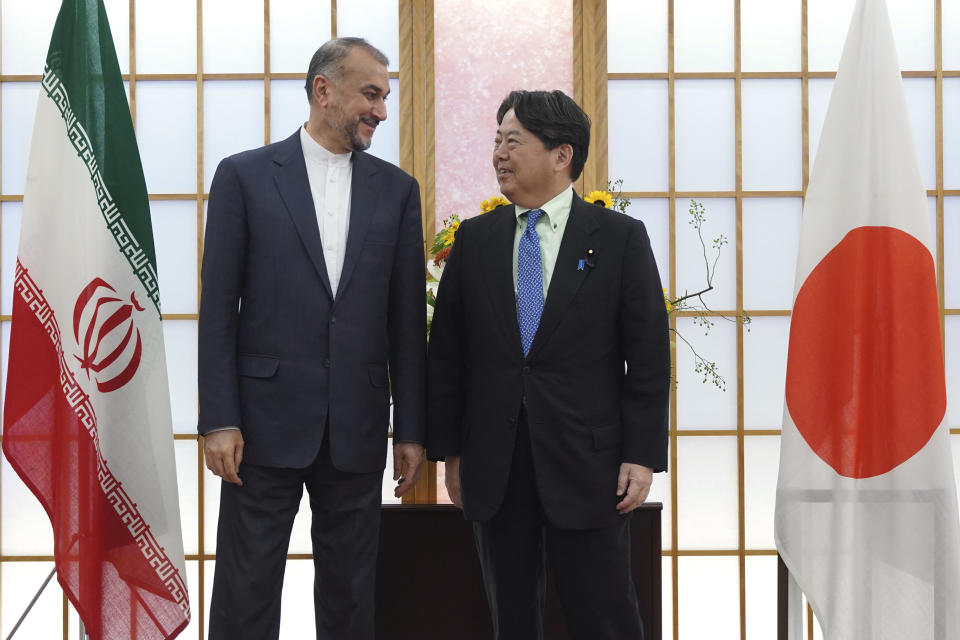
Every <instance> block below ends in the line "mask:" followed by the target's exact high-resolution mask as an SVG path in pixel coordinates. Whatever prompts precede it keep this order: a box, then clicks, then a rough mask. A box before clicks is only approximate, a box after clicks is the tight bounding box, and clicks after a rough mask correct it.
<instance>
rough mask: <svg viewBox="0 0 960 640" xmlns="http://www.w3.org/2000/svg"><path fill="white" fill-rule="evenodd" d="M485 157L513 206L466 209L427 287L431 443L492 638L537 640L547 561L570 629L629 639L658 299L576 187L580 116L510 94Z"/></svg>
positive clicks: (657, 408) (636, 629) (638, 228)
mask: <svg viewBox="0 0 960 640" xmlns="http://www.w3.org/2000/svg"><path fill="white" fill-rule="evenodd" d="M497 122H498V123H499V128H498V129H497V134H496V141H495V145H494V153H493V167H494V170H495V171H496V172H497V179H498V181H499V183H500V190H501V191H502V192H503V195H504V196H506V197H507V198H508V199H509V200H510V201H511V202H512V203H513V204H510V205H505V206H501V207H499V208H497V209H495V210H493V211H491V212H489V213H487V214H484V215H482V216H479V217H477V218H473V219H470V220H466V221H464V222H463V224H461V226H460V228H459V230H458V231H457V237H456V242H455V243H454V245H453V250H452V252H451V254H450V256H449V258H448V261H447V265H446V268H445V270H444V273H443V278H442V279H441V282H440V288H439V291H438V295H437V306H436V310H435V314H434V317H433V326H432V329H431V334H430V349H429V365H428V371H429V380H430V385H429V393H428V395H429V406H430V416H429V417H428V426H427V452H428V457H429V458H431V459H443V458H445V459H446V463H447V468H446V483H447V489H448V491H449V492H450V497H451V498H452V500H453V501H454V503H455V504H457V505H459V506H461V507H462V508H463V510H464V513H465V515H466V517H467V518H468V519H469V520H472V521H474V534H475V538H476V543H477V550H478V553H479V556H480V563H481V567H482V569H483V575H484V582H485V587H486V592H487V598H488V602H489V604H490V610H491V613H492V616H493V626H494V629H495V631H496V637H497V638H499V639H501V640H507V639H517V640H532V639H535V638H542V637H543V629H542V607H543V594H544V567H545V564H546V565H548V566H549V568H550V571H551V573H552V574H553V575H554V576H555V579H556V584H557V590H558V593H559V596H560V600H561V605H562V607H563V611H564V616H565V618H566V621H567V628H568V630H569V632H570V635H571V637H572V638H575V639H578V640H588V639H589V640H598V639H599V640H602V639H607V640H626V639H630V640H634V639H637V638H642V637H643V630H642V626H641V620H640V615H639V611H638V607H637V600H636V595H635V591H634V588H633V582H632V580H631V575H630V535H629V526H630V525H629V522H630V519H629V516H628V514H629V513H630V512H631V511H632V510H633V509H635V508H636V507H638V506H639V505H640V504H642V503H643V501H644V500H645V499H646V496H647V493H648V492H649V489H650V483H651V480H652V474H653V472H654V471H662V470H664V469H666V465H667V406H668V398H669V378H670V356H669V339H668V333H667V331H668V327H667V317H666V310H665V308H664V303H663V294H662V290H661V287H660V279H659V276H658V273H657V267H656V264H655V263H654V259H653V254H652V252H651V250H650V243H649V240H648V238H647V234H646V230H645V229H644V226H643V223H641V222H639V221H637V220H633V219H631V218H629V217H628V216H625V215H622V214H619V213H616V212H613V211H607V210H605V209H603V208H602V207H599V206H596V205H592V204H587V203H585V202H584V201H583V200H581V199H580V198H579V197H577V195H576V194H575V193H574V192H573V187H572V184H571V183H572V182H573V181H574V180H576V179H577V178H578V177H579V175H580V173H581V171H582V169H583V165H584V162H585V161H586V157H587V149H588V147H589V143H590V122H589V119H588V118H587V116H586V114H585V113H583V111H582V110H581V109H580V107H578V106H577V105H576V103H574V101H573V100H571V99H570V98H569V97H568V96H566V95H564V94H563V93H562V92H560V91H554V92H552V93H548V92H544V91H534V92H526V91H514V92H513V93H511V94H510V95H509V96H507V98H506V99H505V100H504V101H503V103H502V104H501V106H500V109H499V112H498V113H497Z"/></svg>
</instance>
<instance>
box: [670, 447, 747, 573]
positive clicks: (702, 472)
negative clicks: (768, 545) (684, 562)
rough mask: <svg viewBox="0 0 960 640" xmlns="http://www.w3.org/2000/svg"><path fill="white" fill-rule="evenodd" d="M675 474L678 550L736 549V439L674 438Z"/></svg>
mask: <svg viewBox="0 0 960 640" xmlns="http://www.w3.org/2000/svg"><path fill="white" fill-rule="evenodd" d="M676 473H677V502H678V508H677V544H678V546H679V548H680V549H736V548H737V535H738V534H737V529H738V525H737V493H738V490H737V439H736V438H735V437H733V436H695V437H694V436H681V437H679V438H677V470H676ZM682 584H683V582H682V580H681V585H682Z"/></svg>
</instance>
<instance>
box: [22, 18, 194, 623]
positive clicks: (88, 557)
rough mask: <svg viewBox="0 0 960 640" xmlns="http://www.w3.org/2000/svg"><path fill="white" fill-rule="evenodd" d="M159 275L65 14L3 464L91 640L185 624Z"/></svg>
mask: <svg viewBox="0 0 960 640" xmlns="http://www.w3.org/2000/svg"><path fill="white" fill-rule="evenodd" d="M156 264H157V263H156V254H155V250H154V245H153V233H152V229H151V226H150V210H149V206H148V202H147V193H146V187H145V185H144V180H143V170H142V169H141V166H140V157H139V154H138V151H137V144H136V139H135V138H134V133H133V125H132V122H131V119H130V109H129V106H128V104H127V99H126V95H125V93H124V88H123V82H122V81H121V77H120V69H119V66H118V64H117V57H116V52H115V51H114V48H113V40H112V37H111V35H110V28H109V26H108V25H107V16H106V12H105V11H104V7H103V3H102V2H101V1H99V0H64V2H63V5H62V7H61V9H60V14H59V16H58V17H57V22H56V26H55V27H54V31H53V37H52V38H51V41H50V50H49V53H48V54H47V60H46V67H45V69H44V72H43V80H42V86H41V92H40V99H39V102H38V105H37V117H36V122H35V125H34V132H33V143H32V148H31V152H30V161H29V167H28V171H27V184H26V189H25V193H24V199H23V218H22V226H21V233H20V248H19V252H18V258H17V266H16V279H15V282H14V293H13V322H12V327H11V336H10V360H9V372H8V379H7V387H6V398H5V404H4V433H3V452H4V454H5V455H6V456H7V459H8V460H9V461H10V464H11V465H12V466H13V468H14V469H15V470H16V471H17V473H18V474H19V475H20V477H21V478H22V479H23V481H24V482H25V483H26V484H27V486H28V487H29V488H30V490H31V491H33V493H34V494H35V495H36V497H37V499H39V500H40V502H41V504H42V505H43V508H44V509H45V510H46V512H47V515H48V516H49V518H50V523H51V524H52V526H53V533H54V547H55V549H54V552H55V556H56V569H57V577H58V579H59V582H60V585H61V587H63V590H64V592H65V593H66V594H67V596H68V597H69V598H70V601H71V602H72V603H73V605H74V606H75V607H76V609H77V611H78V612H79V613H80V617H81V619H82V620H83V622H84V626H85V627H86V631H87V633H88V634H89V635H90V637H91V638H93V639H94V640H99V639H101V638H109V639H120V638H138V639H154V638H173V637H174V636H176V635H177V634H178V633H179V632H180V631H181V630H182V629H183V628H184V627H185V626H186V625H187V622H188V621H189V620H190V605H189V603H188V600H187V586H186V581H185V575H186V574H185V569H184V558H183V543H182V538H181V532H180V515H179V507H178V502H177V481H176V475H175V467H174V456H173V438H172V435H171V433H172V429H171V419H170V402H169V395H168V390H167V371H166V365H165V363H164V349H163V333H162V328H161V323H160V298H159V290H158V285H157V268H156Z"/></svg>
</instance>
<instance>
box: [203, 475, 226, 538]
mask: <svg viewBox="0 0 960 640" xmlns="http://www.w3.org/2000/svg"><path fill="white" fill-rule="evenodd" d="M222 484H223V481H222V480H221V479H220V478H218V477H217V476H215V475H213V473H211V471H210V470H209V469H207V468H206V467H204V469H203V550H204V551H205V552H206V553H216V552H217V524H218V522H219V520H220V487H221V485H222Z"/></svg>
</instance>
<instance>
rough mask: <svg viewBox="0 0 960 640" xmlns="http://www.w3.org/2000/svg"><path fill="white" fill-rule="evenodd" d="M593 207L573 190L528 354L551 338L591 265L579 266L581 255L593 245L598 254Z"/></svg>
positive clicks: (597, 226)
mask: <svg viewBox="0 0 960 640" xmlns="http://www.w3.org/2000/svg"><path fill="white" fill-rule="evenodd" d="M596 215H597V214H596V212H595V211H594V210H593V207H591V206H590V205H588V204H586V203H585V202H584V201H583V200H581V199H580V198H579V197H577V196H576V194H574V197H573V206H571V208H570V218H569V219H568V220H567V228H566V229H565V230H564V232H563V239H562V240H561V241H560V251H559V253H557V262H556V264H555V265H554V267H553V276H552V277H551V278H550V288H549V289H548V290H547V298H546V300H545V301H544V305H543V314H542V315H541V316H540V326H539V327H538V328H537V333H536V335H535V336H534V338H533V344H532V345H531V346H530V353H529V354H528V355H527V358H528V359H530V358H533V357H535V356H536V355H537V352H538V351H539V350H540V349H541V348H542V347H543V345H544V344H545V343H546V342H547V341H548V340H549V339H550V335H551V334H552V333H553V331H554V329H556V328H557V325H558V324H560V321H561V320H562V319H563V317H564V315H566V313H567V307H569V306H570V303H571V302H572V301H573V297H574V296H575V295H576V294H577V290H579V289H580V285H581V284H583V281H584V280H586V278H587V275H588V274H589V273H590V270H591V269H590V267H587V266H584V268H583V269H578V267H577V265H578V262H579V260H580V259H581V258H585V257H586V255H587V251H588V250H589V249H593V250H594V252H595V253H596V255H597V258H599V255H600V252H599V247H598V246H595V245H596V239H595V238H593V234H594V233H595V232H596V231H597V230H598V229H599V228H600V225H599V224H598V223H597V220H596V218H595V216H596Z"/></svg>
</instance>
